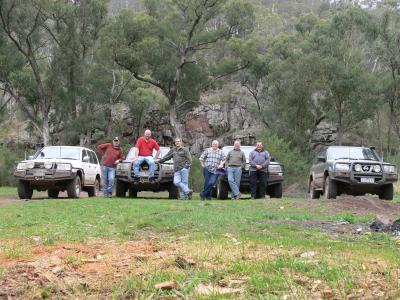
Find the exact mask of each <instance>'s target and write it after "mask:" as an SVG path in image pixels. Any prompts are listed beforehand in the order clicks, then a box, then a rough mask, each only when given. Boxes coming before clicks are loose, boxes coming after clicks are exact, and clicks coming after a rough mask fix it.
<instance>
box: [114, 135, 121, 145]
mask: <svg viewBox="0 0 400 300" xmlns="http://www.w3.org/2000/svg"><path fill="white" fill-rule="evenodd" d="M119 143H120V141H119V138H118V137H117V136H116V137H115V138H114V139H113V146H114V147H119Z"/></svg>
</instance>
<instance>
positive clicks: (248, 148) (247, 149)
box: [222, 146, 256, 162]
mask: <svg viewBox="0 0 400 300" xmlns="http://www.w3.org/2000/svg"><path fill="white" fill-rule="evenodd" d="M255 148H256V147H253V146H241V147H240V150H242V151H243V152H244V155H245V156H246V161H247V162H249V155H250V152H251V151H253V150H254V149H255ZM231 150H233V146H225V147H222V151H223V152H224V154H225V155H228V153H229V151H231Z"/></svg>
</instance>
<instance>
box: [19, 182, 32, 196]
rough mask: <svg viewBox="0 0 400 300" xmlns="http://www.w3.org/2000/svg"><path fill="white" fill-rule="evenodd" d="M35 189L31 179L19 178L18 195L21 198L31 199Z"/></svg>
mask: <svg viewBox="0 0 400 300" xmlns="http://www.w3.org/2000/svg"><path fill="white" fill-rule="evenodd" d="M32 194H33V189H32V188H31V184H30V183H29V181H25V180H19V181H18V197H19V199H31V198H32Z"/></svg>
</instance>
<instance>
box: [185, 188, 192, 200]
mask: <svg viewBox="0 0 400 300" xmlns="http://www.w3.org/2000/svg"><path fill="white" fill-rule="evenodd" d="M192 196H193V191H192V190H189V192H187V193H186V198H187V199H189V200H190V199H192Z"/></svg>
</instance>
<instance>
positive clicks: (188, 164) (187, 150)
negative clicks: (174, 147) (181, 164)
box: [185, 148, 192, 167]
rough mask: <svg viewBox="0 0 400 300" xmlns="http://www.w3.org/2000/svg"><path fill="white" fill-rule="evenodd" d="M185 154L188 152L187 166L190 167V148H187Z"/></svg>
mask: <svg viewBox="0 0 400 300" xmlns="http://www.w3.org/2000/svg"><path fill="white" fill-rule="evenodd" d="M185 154H186V158H187V161H188V163H187V165H186V167H190V166H191V165H192V155H191V154H190V151H189V149H188V148H185Z"/></svg>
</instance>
